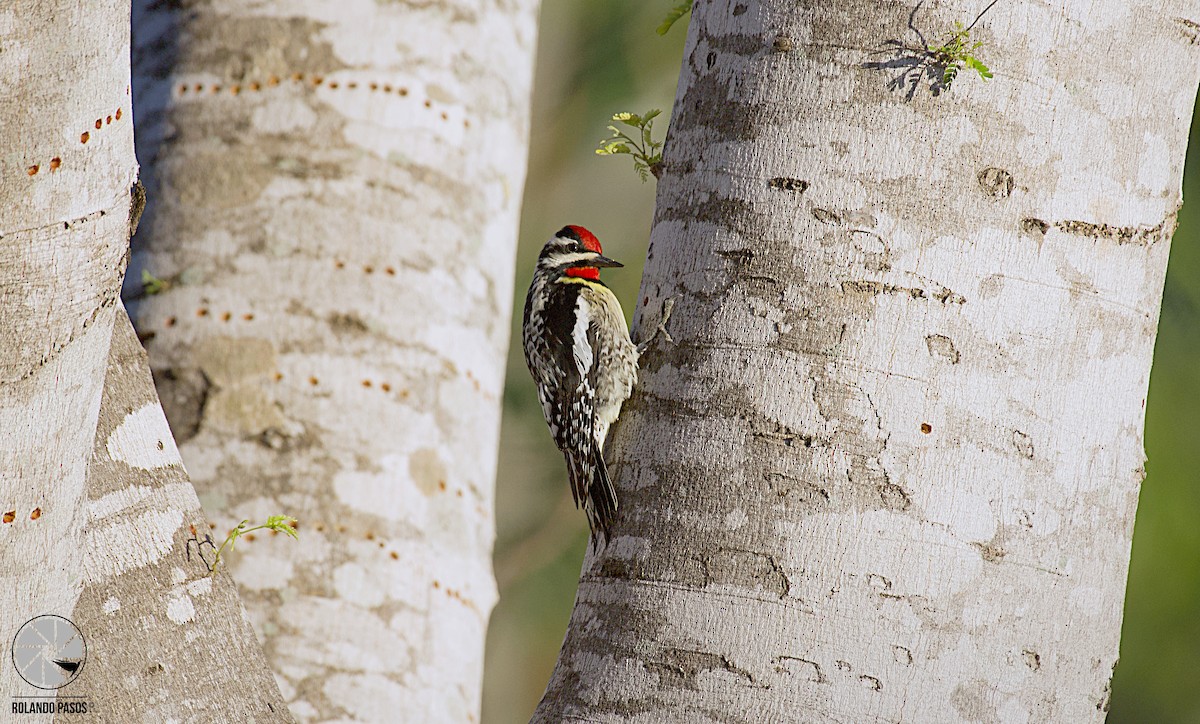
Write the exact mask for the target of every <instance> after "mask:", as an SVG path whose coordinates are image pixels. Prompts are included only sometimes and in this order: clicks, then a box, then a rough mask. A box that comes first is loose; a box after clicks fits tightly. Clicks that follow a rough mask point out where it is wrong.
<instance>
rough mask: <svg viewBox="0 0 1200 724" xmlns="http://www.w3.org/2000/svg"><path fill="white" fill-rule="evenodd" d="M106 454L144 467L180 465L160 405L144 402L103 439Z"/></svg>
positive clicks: (131, 464) (132, 464)
mask: <svg viewBox="0 0 1200 724" xmlns="http://www.w3.org/2000/svg"><path fill="white" fill-rule="evenodd" d="M105 449H106V451H107V453H108V456H109V457H110V458H111V459H112V460H114V461H118V462H122V463H125V464H126V465H129V466H131V467H135V468H141V469H143V470H153V469H156V468H164V467H171V466H174V465H182V464H183V460H182V459H180V457H179V450H177V449H176V448H175V440H174V439H173V438H172V437H171V428H170V426H169V425H168V424H167V418H166V416H165V415H163V411H162V407H160V406H159V405H158V404H156V403H154V402H147V403H146V404H145V405H143V406H142V407H140V408H138V409H137V410H134V411H133V412H130V413H129V414H128V415H126V416H125V420H124V421H123V422H122V423H121V424H120V425H118V426H117V428H116V429H115V430H113V431H112V433H111V434H110V435H109V436H108V440H107V441H106V442H105Z"/></svg>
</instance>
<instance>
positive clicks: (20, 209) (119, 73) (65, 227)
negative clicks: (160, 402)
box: [0, 0, 137, 707]
mask: <svg viewBox="0 0 1200 724" xmlns="http://www.w3.org/2000/svg"><path fill="white" fill-rule="evenodd" d="M128 15H129V2H128V0H98V2H96V3H89V4H87V5H86V6H85V5H81V4H79V3H75V2H61V1H59V2H47V3H40V4H38V5H37V7H31V6H24V5H20V6H19V5H18V4H15V3H9V4H7V5H6V6H5V7H3V8H0V28H2V29H3V30H2V31H0V36H2V37H3V40H2V41H0V78H3V79H4V81H3V82H2V83H0V108H3V109H4V111H3V120H2V121H0V149H2V153H0V200H2V201H0V340H2V341H0V521H2V522H0V632H2V633H0V635H2V636H4V637H6V639H7V640H6V642H5V651H6V652H7V651H8V648H9V646H8V641H11V637H12V636H13V635H14V634H16V632H17V629H18V627H20V626H21V625H22V624H23V623H24V622H25V621H27V620H29V619H31V618H33V617H34V616H38V615H43V614H55V615H59V616H70V613H71V609H72V607H73V606H74V604H75V601H76V599H77V598H78V597H79V594H80V591H81V587H82V586H83V584H84V575H83V570H82V556H81V551H82V550H83V542H84V541H83V535H82V525H81V522H82V520H83V517H84V515H85V514H86V508H85V497H84V482H85V475H86V470H87V461H88V456H89V454H90V453H91V450H92V437H93V435H94V434H95V430H96V419H97V415H98V413H99V407H100V395H101V390H102V388H103V385H104V368H105V359H106V358H107V356H108V347H109V339H110V337H111V335H112V326H113V319H114V313H115V312H114V310H115V309H116V304H117V301H118V294H119V290H120V285H121V274H122V273H123V271H124V269H125V250H126V248H127V247H126V244H127V242H128V239H129V222H130V218H129V216H130V214H129V212H130V199H131V195H130V189H131V188H132V187H133V185H134V183H135V181H136V179H137V162H136V160H135V158H134V154H133V128H132V118H131V117H130V112H129V111H130V96H129V60H128V59H129V21H128ZM68 38H69V39H70V40H69V42H68V41H66V39H68ZM97 119H99V120H97ZM106 119H112V121H111V123H109V122H107V121H106ZM95 124H100V128H96V127H95ZM0 672H2V673H0V690H3V691H4V692H5V694H6V695H8V696H12V695H17V694H18V693H20V694H35V693H40V692H38V691H37V690H34V689H33V687H31V686H29V685H28V684H26V683H25V682H24V681H23V680H22V679H21V678H20V677H19V676H18V675H17V671H16V668H15V667H14V666H13V665H12V663H11V662H9V661H5V662H4V665H3V666H0ZM7 705H8V702H5V706H6V707H7Z"/></svg>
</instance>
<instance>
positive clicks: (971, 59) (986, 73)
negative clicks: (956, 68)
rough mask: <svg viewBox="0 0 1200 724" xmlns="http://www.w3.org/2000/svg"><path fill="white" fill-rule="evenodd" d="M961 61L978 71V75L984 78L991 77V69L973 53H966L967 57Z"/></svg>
mask: <svg viewBox="0 0 1200 724" xmlns="http://www.w3.org/2000/svg"><path fill="white" fill-rule="evenodd" d="M963 63H965V64H966V66H967V67H968V68H970V69H971V70H974V71H975V72H977V73H979V77H981V78H983V79H984V80H987V79H988V78H991V77H992V71H990V70H988V67H987V66H986V65H984V64H983V62H982V61H980V60H979V59H978V58H976V57H975V56H973V55H968V56H967V57H965V58H963Z"/></svg>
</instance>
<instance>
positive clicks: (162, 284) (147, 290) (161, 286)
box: [142, 269, 171, 295]
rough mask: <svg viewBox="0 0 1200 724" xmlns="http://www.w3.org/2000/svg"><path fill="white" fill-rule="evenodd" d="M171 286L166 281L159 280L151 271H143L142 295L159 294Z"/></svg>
mask: <svg viewBox="0 0 1200 724" xmlns="http://www.w3.org/2000/svg"><path fill="white" fill-rule="evenodd" d="M170 286H171V282H169V281H167V280H166V279H159V278H158V277H156V276H154V275H153V274H151V273H150V272H149V271H147V270H145V269H143V270H142V294H146V295H153V294H158V293H160V292H162V291H163V290H165V289H167V288H169V287H170Z"/></svg>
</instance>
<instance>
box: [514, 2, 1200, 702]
mask: <svg viewBox="0 0 1200 724" xmlns="http://www.w3.org/2000/svg"><path fill="white" fill-rule="evenodd" d="M803 5H804V6H803V7H797V4H796V3H793V2H784V1H783V0H771V1H768V2H761V3H750V2H737V1H735V0H731V1H721V0H716V1H713V2H706V3H697V5H696V8H695V10H694V17H693V18H692V21H691V28H690V31H689V33H690V37H689V41H688V47H687V50H686V51H685V58H684V64H683V70H682V74H681V77H680V86H679V91H678V96H677V99H676V106H675V115H674V118H673V121H672V126H671V130H670V134H669V141H668V144H667V147H666V173H665V175H664V177H663V179H662V181H661V182H660V185H659V192H658V207H657V212H656V222H655V228H654V231H653V235H652V239H651V251H650V253H649V255H648V262H647V266H646V271H645V276H644V279H643V284H642V300H641V301H642V302H643V305H642V307H643V309H642V310H639V317H642V316H643V315H644V313H645V310H650V313H649V315H646V316H645V318H644V321H645V322H647V323H642V324H640V327H641V328H642V329H649V328H650V326H651V324H652V323H653V322H655V321H656V310H657V309H658V308H659V307H660V304H661V302H662V300H664V299H667V298H675V299H676V305H675V313H674V316H673V317H672V319H671V322H670V329H671V332H672V334H673V336H674V338H675V339H676V340H677V342H678V344H677V345H676V346H674V347H671V346H665V345H662V344H659V345H658V346H656V347H654V348H653V349H652V350H651V351H649V352H648V353H647V354H646V355H645V359H644V362H643V369H642V379H641V383H640V387H639V389H638V391H637V392H636V393H635V397H634V398H633V399H632V400H631V402H630V404H628V405H627V406H626V412H625V414H624V416H623V419H622V422H621V424H620V426H619V427H618V428H617V429H615V430H614V438H615V441H614V445H613V450H612V451H611V453H610V457H611V458H612V460H613V465H614V467H615V468H617V470H618V471H619V472H618V474H617V477H616V480H617V487H618V492H619V495H620V499H621V511H622V513H621V517H620V520H619V523H618V526H617V529H616V531H615V539H614V540H613V541H612V543H610V544H609V546H608V548H607V549H606V550H605V551H603V552H602V553H601V554H600V555H599V556H594V557H589V558H588V559H587V560H585V563H584V569H583V573H582V576H581V579H580V584H579V592H578V595H577V598H576V604H575V610H574V613H573V615H572V618H571V623H570V628H569V631H568V633H567V637H566V640H565V642H564V644H563V649H562V652H561V654H560V657H559V661H558V665H557V667H556V669H555V672H554V675H553V677H552V679H551V681H550V684H549V687H548V689H547V691H546V695H545V697H544V698H543V700H542V703H541V705H540V707H539V709H538V711H537V713H536V715H535V716H534V720H535V721H545V722H549V721H562V720H568V719H579V720H587V721H618V720H632V721H681V722H682V721H687V722H694V721H747V722H759V721H838V722H856V723H857V722H899V721H905V722H957V721H963V720H966V721H980V722H1000V721H1004V722H1009V721H1012V722H1023V721H1063V722H1067V721H1069V722H1087V721H1091V722H1097V721H1101V720H1103V718H1104V712H1105V711H1106V709H1107V704H1108V682H1109V678H1110V676H1111V673H1112V668H1113V666H1115V664H1116V660H1117V645H1118V638H1119V634H1120V622H1121V605H1122V599H1123V596H1124V588H1125V572H1126V568H1127V565H1128V558H1129V545H1130V535H1131V533H1132V530H1133V519H1134V511H1135V508H1136V503H1137V492H1138V485H1139V483H1140V482H1141V480H1142V478H1143V476H1144V469H1143V460H1144V456H1143V452H1142V415H1143V404H1144V400H1145V393H1146V384H1147V380H1148V376H1149V372H1150V361H1151V354H1152V352H1153V347H1154V334H1155V326H1156V322H1157V318H1158V310H1159V301H1160V297H1161V292H1162V285H1163V278H1164V273H1165V271H1166V263H1167V252H1168V246H1169V240H1170V236H1171V233H1172V231H1173V228H1174V219H1175V213H1176V210H1177V209H1178V206H1179V203H1180V180H1181V173H1182V166H1183V158H1184V150H1185V146H1186V142H1187V130H1188V122H1189V116H1190V113H1191V108H1192V101H1193V98H1194V96H1195V91H1196V85H1197V72H1198V63H1197V61H1198V60H1200V54H1198V53H1197V49H1198V45H1197V39H1198V38H1200V33H1198V32H1197V28H1200V18H1198V17H1195V7H1194V5H1192V4H1189V3H1183V2H1168V3H1158V2H1149V1H1135V2H1117V1H1114V0H1110V1H1107V2H1099V3H1082V2H1071V3H1068V4H1067V5H1066V7H1065V8H1064V7H1061V6H1059V5H1057V4H1040V3H1034V2H1020V1H1016V0H1013V1H1011V2H1005V3H1000V4H997V5H995V6H994V7H993V8H992V9H991V10H990V12H988V13H987V14H986V15H985V16H984V18H983V19H982V20H981V21H980V23H979V24H978V25H977V26H976V27H975V28H974V29H973V30H972V32H971V38H972V41H973V40H981V41H983V43H984V44H983V46H982V47H981V48H979V49H977V50H976V51H975V53H976V55H977V56H978V57H979V59H980V60H982V61H983V62H985V63H987V64H988V65H990V66H991V68H992V70H993V71H994V72H995V74H996V75H995V78H994V79H993V80H991V81H988V82H986V83H984V82H981V80H980V78H979V77H978V76H976V75H974V72H973V71H971V70H963V71H962V72H961V73H960V74H959V75H958V77H957V79H956V80H955V81H954V83H953V86H952V87H951V88H950V89H946V88H944V87H937V85H938V83H937V81H938V80H939V79H940V78H941V77H942V73H941V69H940V68H937V67H934V68H933V69H932V70H930V71H929V72H928V74H926V68H925V67H921V66H920V65H919V64H920V62H921V59H922V58H923V57H924V58H928V57H929V56H927V55H924V56H923V55H922V53H921V52H920V51H917V50H911V49H910V50H905V49H903V48H901V47H899V46H896V45H885V42H886V41H888V40H889V39H892V38H901V37H902V38H903V41H904V42H905V43H908V44H910V45H911V44H914V43H916V44H919V43H920V40H919V39H918V38H917V36H916V34H915V33H914V32H913V31H912V30H910V29H909V28H908V25H909V23H910V22H911V23H912V26H913V27H915V28H916V29H918V30H919V31H920V32H921V33H923V35H924V37H925V38H926V39H927V40H928V41H929V44H930V45H933V46H935V47H936V46H939V45H941V44H943V43H945V42H946V41H947V40H949V39H950V38H951V37H952V36H953V34H954V29H953V28H954V22H955V21H960V22H962V23H963V24H964V25H966V24H969V23H970V22H971V20H972V19H973V18H974V17H975V15H976V14H977V13H978V12H979V10H980V9H981V7H980V5H979V4H978V3H965V2H949V3H941V4H937V5H935V6H926V7H924V8H922V9H921V11H920V12H919V13H917V14H916V15H915V16H913V18H912V20H911V21H910V12H912V11H911V8H909V7H907V6H900V5H879V4H875V3H868V2H863V1H861V0H858V1H856V2H850V3H842V4H840V5H839V6H838V7H832V6H830V5H828V4H826V3H804V4H803ZM1189 13H1190V14H1189ZM968 47H969V44H968ZM1148 48H1153V49H1154V50H1153V52H1152V53H1151V52H1148V51H1147V50H1146V49H1148ZM877 51H878V52H877ZM935 60H936V59H935ZM906 69H907V70H911V71H913V72H917V73H921V74H922V75H921V77H920V78H919V83H918V85H917V86H916V90H915V92H913V93H912V97H911V100H906V97H907V95H908V92H907V91H909V90H911V89H912V86H911V85H903V84H902V87H901V88H899V89H890V88H889V87H888V84H889V82H890V81H891V80H892V79H893V78H894V77H896V75H897V74H898V73H902V72H904V71H905V70H906ZM911 78H912V76H909V77H908V80H910V81H911ZM931 83H932V84H933V85H934V86H935V88H934V89H933V90H936V91H938V93H937V94H936V95H935V94H934V93H933V92H931V90H930V88H929V86H930V84H931ZM652 317H655V318H652Z"/></svg>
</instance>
